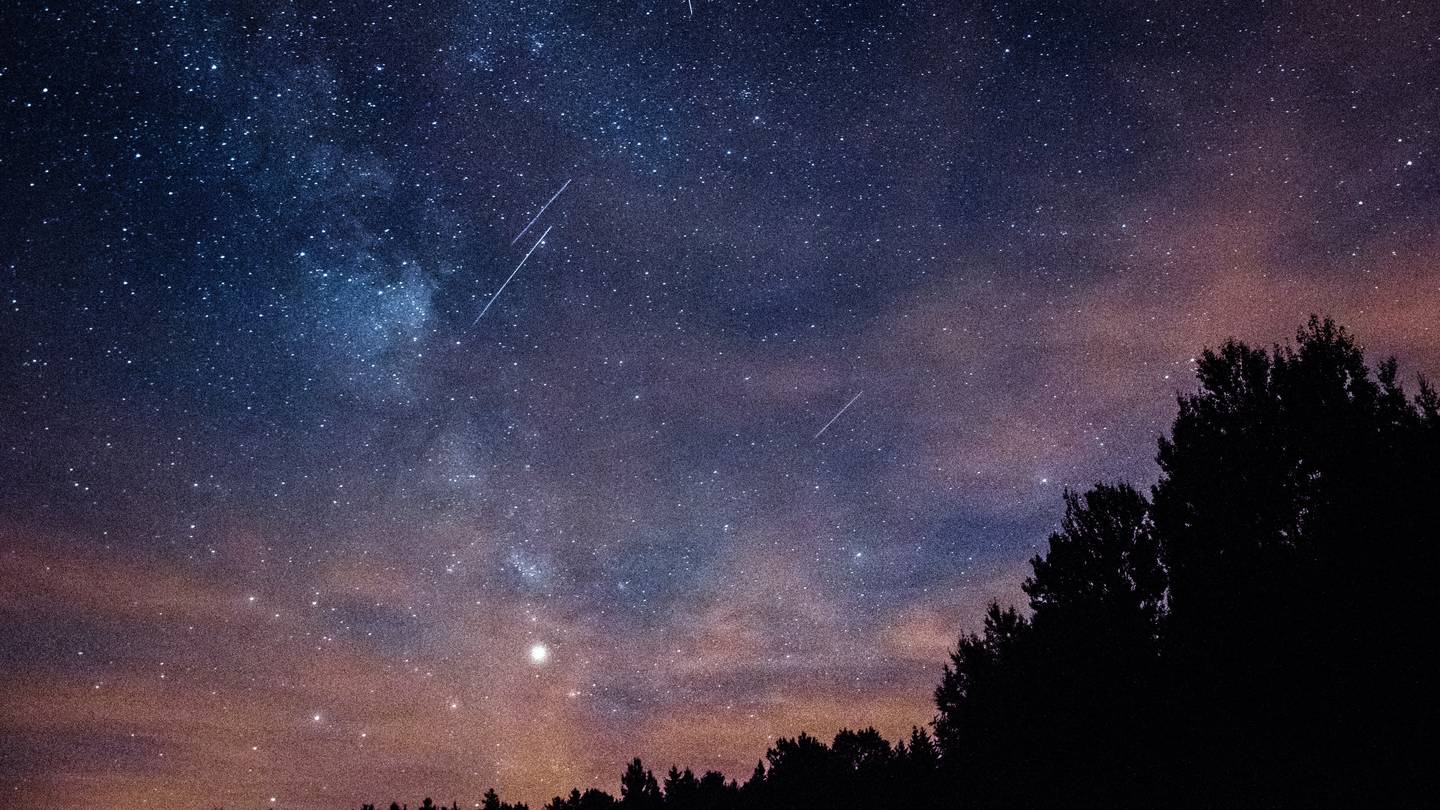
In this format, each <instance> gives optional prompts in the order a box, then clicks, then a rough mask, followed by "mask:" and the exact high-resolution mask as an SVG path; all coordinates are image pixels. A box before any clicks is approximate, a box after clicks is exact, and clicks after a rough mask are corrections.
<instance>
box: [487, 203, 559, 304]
mask: <svg viewBox="0 0 1440 810" xmlns="http://www.w3.org/2000/svg"><path fill="white" fill-rule="evenodd" d="M554 227H555V226H554V225H551V226H550V228H554ZM550 228H546V229H545V232H544V233H542V234H540V238H539V239H537V240H535V244H533V245H531V246H530V250H529V251H527V252H526V253H525V258H523V259H521V260H520V263H519V264H517V265H515V269H514V270H511V271H510V278H507V279H505V284H501V285H500V289H498V290H496V291H495V294H494V295H492V296H490V300H489V301H486V302H485V308H484V309H482V310H480V314H479V315H476V316H475V323H472V324H470V325H471V326H474V325H475V324H476V323H480V319H481V318H483V317H485V313H487V312H489V311H490V305H491V304H493V303H495V299H496V298H499V297H500V293H502V292H504V291H505V286H506V285H507V284H509V283H510V279H513V278H515V274H516V273H518V272H520V268H522V267H524V266H525V262H528V261H530V254H531V253H534V252H535V248H538V247H540V243H541V242H544V241H545V237H547V236H549V235H550Z"/></svg>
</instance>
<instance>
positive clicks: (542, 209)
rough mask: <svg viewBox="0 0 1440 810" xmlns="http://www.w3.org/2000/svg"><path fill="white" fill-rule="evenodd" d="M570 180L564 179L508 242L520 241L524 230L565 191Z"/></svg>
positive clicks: (528, 228)
mask: <svg viewBox="0 0 1440 810" xmlns="http://www.w3.org/2000/svg"><path fill="white" fill-rule="evenodd" d="M574 179H575V178H573V177H572V178H570V180H574ZM570 180H566V181H565V185H563V186H561V187H560V190H559V191H557V192H555V194H554V195H553V196H551V197H550V199H548V200H546V201H545V204H544V205H542V206H540V210H539V211H536V212H535V216H534V217H533V218H531V220H530V221H529V222H527V223H525V227H523V228H521V229H520V232H519V233H517V234H515V238H514V239H511V240H510V244H512V245H513V244H515V243H516V242H519V241H520V237H522V236H524V235H525V232H526V231H528V230H530V226H531V225H534V224H535V222H536V221H537V220H539V219H540V215H541V214H543V213H545V209H546V208H549V207H550V203H553V202H555V198H556V197H559V196H560V195H561V194H563V193H565V189H566V188H568V187H569V186H570Z"/></svg>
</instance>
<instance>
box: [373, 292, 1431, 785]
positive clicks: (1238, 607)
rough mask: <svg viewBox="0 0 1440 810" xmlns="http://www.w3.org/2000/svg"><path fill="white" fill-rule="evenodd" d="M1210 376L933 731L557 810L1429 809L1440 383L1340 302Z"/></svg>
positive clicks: (846, 744) (1226, 354) (1091, 500)
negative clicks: (1342, 310) (1406, 361)
mask: <svg viewBox="0 0 1440 810" xmlns="http://www.w3.org/2000/svg"><path fill="white" fill-rule="evenodd" d="M1198 377H1199V384H1200V386H1199V391H1198V392H1197V393H1195V394H1194V395H1188V396H1182V397H1181V398H1180V400H1179V414H1178V416H1177V417H1176V419H1175V422H1174V425H1173V426H1172V428H1171V431H1170V435H1169V436H1168V437H1165V438H1162V439H1161V440H1160V443H1159V454H1158V457H1157V461H1158V463H1159V465H1160V478H1159V483H1158V484H1156V485H1155V486H1154V487H1153V488H1152V489H1151V491H1150V492H1149V494H1148V496H1147V495H1146V494H1145V493H1142V492H1141V491H1139V490H1137V489H1135V488H1133V487H1131V486H1130V485H1127V484H1099V485H1096V486H1095V487H1094V488H1092V489H1090V490H1089V491H1087V492H1084V493H1067V494H1066V496H1065V516H1064V519H1063V521H1062V522H1061V525H1060V528H1059V530H1058V531H1057V532H1055V533H1054V534H1053V535H1051V537H1050V541H1049V547H1048V550H1047V551H1046V552H1045V553H1044V554H1042V555H1039V556H1036V557H1035V558H1034V559H1033V560H1031V575H1030V577H1029V578H1027V579H1026V581H1025V583H1024V592H1025V595H1026V596H1027V597H1028V604H1027V605H1026V606H1024V607H1023V608H1016V607H1001V606H1000V605H998V604H996V605H992V606H991V607H990V610H989V612H988V614H987V615H986V617H985V621H984V626H983V628H982V629H981V631H980V632H978V633H974V634H969V635H965V636H963V637H961V639H960V641H959V644H958V645H957V647H956V649H955V650H954V652H953V653H952V654H951V656H950V661H949V663H948V664H947V665H946V667H945V670H944V676H943V679H942V681H941V683H940V685H939V687H938V688H937V689H936V691H935V703H936V714H935V717H934V719H933V721H932V723H931V726H932V728H933V735H932V734H931V733H930V732H928V731H926V730H924V729H920V728H916V729H915V730H914V731H913V732H912V733H911V735H910V738H909V739H908V740H903V741H900V742H897V743H895V744H893V745H892V744H891V743H890V742H888V741H887V740H885V739H884V738H882V737H881V736H880V734H878V733H877V732H875V731H874V730H873V729H865V730H863V731H858V732H857V731H849V730H845V731H841V732H840V733H839V734H838V735H836V737H835V738H834V740H833V741H832V742H831V743H830V744H828V745H827V744H825V743H824V742H822V741H820V740H818V739H816V738H814V737H811V736H809V735H807V734H801V735H799V736H798V737H795V738H793V739H781V740H779V741H778V742H777V743H775V745H774V746H773V747H771V748H770V749H769V751H767V753H766V755H765V759H764V760H763V761H761V762H759V763H757V764H756V766H755V771H754V773H753V774H752V775H751V777H750V778H749V779H748V780H747V781H746V782H744V783H743V784H741V783H739V782H737V781H734V780H731V781H727V780H726V779H725V777H724V776H722V775H721V774H719V773H716V772H713V771H712V772H708V773H705V774H703V775H701V776H696V775H695V774H694V773H692V772H691V771H690V770H688V769H684V770H681V769H678V768H675V767H672V768H671V769H670V770H669V772H668V773H667V774H665V775H664V777H663V778H661V779H657V778H656V777H655V776H654V774H653V773H652V772H651V771H649V770H647V769H646V768H645V766H644V765H643V764H642V763H641V762H640V760H638V759H637V760H635V761H633V762H632V763H630V765H629V767H627V768H626V770H625V773H624V775H623V776H622V778H621V787H620V797H619V798H618V799H617V798H615V797H614V796H612V795H610V794H608V793H605V792H602V791H599V790H594V789H591V790H587V791H584V792H583V793H582V792H581V791H579V790H572V791H571V792H570V794H569V795H568V796H565V797H559V796H557V797H556V798H555V799H554V800H552V801H551V802H549V803H548V804H546V808H547V809H550V810H580V809H581V808H584V809H585V810H590V809H591V808H607V807H611V806H613V805H617V804H618V805H621V806H623V807H626V808H651V809H654V810H659V808H677V810H688V809H689V808H703V809H704V810H720V809H721V808H737V809H744V810H749V809H751V808H754V809H755V810H762V809H768V808H831V807H850V808H896V807H902V808H903V807H941V806H945V807H952V806H960V807H975V808H998V807H1136V808H1140V807H1196V808H1201V807H1207V808H1208V807H1317V806H1343V807H1358V806H1391V807H1393V806H1401V807H1410V806H1420V798H1421V797H1422V796H1423V795H1425V786H1426V784H1427V782H1426V775H1427V774H1428V773H1429V765H1430V763H1428V762H1422V758H1421V754H1420V752H1421V751H1422V750H1425V746H1424V745H1423V744H1422V743H1423V737H1424V736H1428V735H1429V733H1430V732H1432V731H1433V730H1434V729H1435V728H1436V725H1435V721H1436V710H1435V708H1434V706H1435V701H1434V700H1433V699H1432V698H1431V697H1430V696H1429V695H1428V694H1427V693H1426V690H1425V689H1424V686H1425V685H1426V684H1428V682H1429V680H1430V676H1429V672H1428V670H1427V669H1426V668H1425V667H1423V666H1422V659H1426V658H1428V656H1426V655H1425V654H1424V652H1423V650H1424V649H1425V648H1426V647H1428V646H1429V644H1430V640H1431V639H1432V638H1433V633H1432V632H1429V629H1430V628H1429V627H1428V626H1427V625H1428V619H1429V616H1430V614H1431V613H1432V612H1433V608H1432V607H1431V601H1432V599H1431V597H1432V595H1433V593H1434V586H1433V584H1432V580H1430V577H1432V576H1434V575H1435V572H1436V548H1437V542H1436V541H1437V539H1440V538H1437V530H1436V527H1437V526H1440V519H1437V518H1440V514H1437V512H1440V397H1437V395H1436V393H1435V391H1434V390H1433V389H1432V388H1431V387H1430V386H1429V385H1427V384H1426V383H1425V381H1424V380H1423V379H1421V380H1420V381H1419V384H1418V386H1417V391H1416V392H1415V393H1414V394H1413V395H1412V394H1409V393H1407V392H1406V391H1405V389H1404V387H1403V386H1402V385H1401V383H1400V381H1399V379H1398V371H1397V368H1396V364H1395V362H1394V361H1393V360H1389V361H1386V362H1384V363H1381V364H1380V365H1379V367H1378V368H1376V369H1375V370H1373V371H1372V370H1371V369H1370V368H1369V367H1368V366H1367V365H1366V362H1365V358H1364V355H1363V353H1362V351H1361V349H1360V348H1359V347H1358V346H1357V345H1356V344H1355V342H1354V341H1353V340H1352V338H1351V337H1350V336H1349V335H1348V334H1347V333H1346V332H1345V330H1344V329H1342V328H1341V327H1339V326H1337V325H1336V324H1334V323H1333V322H1331V321H1329V320H1323V321H1322V320H1319V319H1317V318H1312V319H1311V321H1310V323H1309V324H1308V325H1307V326H1306V327H1305V328H1304V329H1302V330H1301V331H1300V332H1299V333H1298V334H1297V336H1296V341H1295V343H1294V344H1293V345H1290V346H1276V347H1273V348H1272V349H1270V350H1268V351H1267V350H1264V349H1259V348H1253V347H1251V346H1248V345H1246V344H1244V343H1239V342H1236V341H1233V340H1232V341H1230V342H1227V343H1226V344H1224V345H1223V346H1221V347H1220V348H1219V349H1217V350H1211V351H1206V352H1205V353H1204V354H1203V355H1202V357H1201V359H1200V362H1199V367H1198ZM420 806H421V807H422V808H427V809H428V808H430V807H432V805H431V804H430V801H429V800H428V799H427V800H425V803H424V804H422V805H420ZM367 807H368V806H367ZM391 807H392V808H395V807H396V806H395V805H391ZM483 807H485V808H486V810H504V809H505V808H512V807H523V805H514V806H512V805H508V804H505V803H503V802H501V801H500V799H499V797H497V796H496V795H495V793H494V792H493V791H491V792H489V793H487V794H486V796H485V798H484V803H483Z"/></svg>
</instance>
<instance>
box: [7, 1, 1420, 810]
mask: <svg viewBox="0 0 1440 810" xmlns="http://www.w3.org/2000/svg"><path fill="white" fill-rule="evenodd" d="M1185 5H1193V6H1194V7H1195V8H1194V9H1193V10H1189V11H1187V10H1184V9H1182V8H1180V7H1181V6H1185ZM0 37H3V39H4V40H5V44H6V47H4V48H3V49H0V51H3V55H0V105H3V106H0V110H3V114H0V211H3V217H0V237H3V238H0V273H3V275H0V292H3V299H0V304H3V314H0V349H3V351H0V358H3V361H4V370H3V379H0V454H3V455H0V464H3V471H0V543H3V550H0V578H3V592H0V620H3V631H0V658H3V661H4V663H3V664H0V692H3V694H4V697H3V698H0V725H3V726H4V727H5V729H6V731H5V738H6V740H5V744H4V745H3V746H0V748H3V750H0V786H6V788H7V790H9V791H11V794H12V796H11V798H12V799H14V800H16V801H19V800H36V801H38V800H43V801H44V802H45V804H46V805H47V806H50V807H55V808H71V807H75V808H79V807H101V806H113V807H152V808H192V809H193V808H196V807H208V806H219V805H224V806H226V807H231V808H248V807H260V806H268V805H269V804H270V803H271V802H272V800H273V802H274V804H275V806H277V807H303V808H321V807H344V806H350V805H358V803H359V802H360V801H362V800H364V801H381V802H385V803H388V802H389V801H390V799H391V798H401V799H404V800H408V801H411V802H413V801H415V800H416V798H417V797H419V796H422V795H434V796H435V797H436V798H437V799H441V800H444V801H446V802H448V801H449V800H450V799H452V798H456V799H459V800H461V801H462V802H468V801H473V800H475V799H477V798H478V797H479V795H480V793H481V792H482V791H483V790H484V789H485V788H487V787H490V786H494V787H495V788H497V789H498V790H499V791H500V792H501V794H502V796H504V797H505V798H507V799H511V800H526V801H530V802H532V803H533V802H539V801H543V800H544V799H546V798H548V797H549V796H552V795H555V794H557V793H560V792H563V791H567V790H568V789H569V788H570V787H571V786H572V785H579V786H585V785H597V786H601V787H604V788H607V789H611V790H613V789H614V786H615V782H616V780H617V779H618V775H619V773H620V770H621V768H622V766H623V762H624V761H625V760H626V759H627V758H628V757H630V756H634V755H639V756H642V757H644V758H645V760H646V761H647V763H649V764H651V765H652V766H653V767H656V768H665V767H668V766H669V764H670V763H672V762H678V763H681V764H682V765H683V764H689V765H691V766H692V767H695V768H697V769H700V768H718V769H722V770H724V771H726V772H727V773H728V774H730V775H732V776H737V777H742V778H743V777H745V776H746V775H748V773H749V771H750V769H751V768H752V767H753V765H754V762H755V761H756V759H758V758H759V757H760V756H761V755H762V754H763V752H764V750H765V747H766V745H767V743H768V742H770V741H772V740H773V739H774V737H775V736H777V735H782V734H784V735H791V734H795V733H797V732H799V731H801V730H809V731H811V732H814V733H817V734H820V735H826V736H828V735H829V734H833V733H834V732H835V731H836V730H837V729H839V728H840V727H842V726H851V727H855V726H864V725H871V724H873V725H875V726H876V727H877V728H879V729H880V730H881V731H882V732H884V733H886V734H887V735H890V736H893V735H896V734H899V733H902V732H905V731H908V729H909V728H910V726H911V725H913V724H923V723H925V722H927V721H928V720H929V719H930V717H931V708H930V705H929V696H930V691H931V689H932V688H933V687H934V685H935V683H936V682H937V681H938V678H939V670H940V665H941V663H942V661H943V659H944V654H945V651H946V649H947V647H948V646H949V645H951V644H953V643H954V640H955V638H956V636H957V635H958V634H959V633H960V632H961V631H963V630H968V629H973V628H974V627H975V626H976V623H977V618H978V616H979V614H980V612H981V611H982V610H983V607H984V605H985V604H986V602H987V601H988V600H990V599H995V598H998V599H1001V600H1002V601H1006V602H1009V601H1013V600H1016V599H1018V598H1019V593H1018V588H1017V584H1018V582H1019V581H1020V579H1021V578H1022V577H1023V576H1024V573H1025V562H1026V560H1027V559H1028V558H1029V557H1030V556H1031V555H1032V554H1034V553H1035V552H1036V551H1037V550H1038V549H1039V548H1040V547H1041V545H1042V544H1043V542H1044V540H1045V538H1046V535H1047V533H1048V531H1049V529H1050V527H1051V526H1053V525H1054V523H1055V520H1056V517H1057V515H1058V513H1059V511H1060V508H1061V500H1060V494H1061V492H1062V491H1063V489H1064V488H1065V487H1082V486H1086V485H1089V484H1091V483H1093V482H1095V481H1097V480H1111V479H1117V478H1123V479H1129V480H1134V481H1137V482H1139V483H1142V484H1143V483H1146V482H1148V481H1150V480H1151V479H1152V478H1153V475H1154V472H1153V466H1152V456H1153V452H1154V439H1155V437H1156V436H1157V435H1158V434H1159V433H1160V432H1161V431H1162V430H1164V428H1165V426H1166V424H1167V423H1168V420H1169V419H1170V418H1171V417H1172V416H1173V412H1174V397H1175V394H1176V392H1177V391H1184V390H1189V388H1190V387H1191V386H1192V381H1191V377H1192V365H1191V358H1192V357H1193V356H1194V355H1195V354H1196V353H1197V352H1198V351H1199V349H1200V348H1201V347H1203V346H1205V345H1207V344H1215V343H1217V342H1219V341H1220V340H1223V339H1224V338H1225V337H1227V336H1229V335H1238V336H1241V337H1244V338H1248V339H1252V340H1255V341H1257V342H1259V343H1262V344H1265V343H1268V342H1270V341H1275V340H1284V339H1286V337H1287V335H1289V334H1291V333H1292V331H1293V329H1294V328H1295V327H1297V326H1299V325H1300V324H1301V323H1302V322H1303V320H1304V319H1305V317H1306V316H1307V315H1308V314H1309V313H1311V312H1319V313H1323V314H1329V315H1333V316H1335V317H1336V318H1338V319H1339V320H1341V321H1342V322H1343V323H1345V324H1346V325H1347V326H1349V327H1350V328H1352V329H1353V330H1354V331H1355V332H1356V333H1357V335H1358V336H1359V338H1360V340H1361V342H1362V343H1364V344H1365V345H1366V347H1367V348H1368V349H1369V350H1370V351H1371V353H1372V356H1375V355H1380V354H1385V353H1396V354H1399V355H1400V356H1401V358H1402V360H1404V361H1405V367H1409V368H1419V369H1425V370H1429V371H1431V372H1432V373H1433V372H1436V371H1440V332H1437V329H1436V322H1437V321H1436V316H1435V313H1436V312H1437V311H1440V272H1437V271H1440V267H1437V259H1436V258H1435V257H1436V249H1437V247H1440V235H1437V225H1440V170H1437V166H1440V163H1437V157H1440V156H1437V154H1436V149H1437V145H1436V142H1435V141H1436V135H1437V133H1436V131H1435V127H1436V122H1437V121H1440V101H1437V100H1440V20H1437V12H1436V11H1435V7H1434V5H1433V4H1432V3H1428V2H1414V3H1408V4H1407V3H1375V2H1355V3H1334V2H1315V1H1314V0H1311V1H1310V2H1303V3H1294V4H1287V3H1267V4H1261V3H1255V2H1250V1H1249V0H1247V2H1239V3H1206V4H1181V3H1138V2H1137V3H1123V2H1117V3H1057V4H1053V5H1052V4H1047V3H1039V2H1036V3H1012V4H1004V3H1000V4H972V3H966V2H911V3H900V2H883V3H881V2H876V3H861V2H853V3H819V2H784V3H778V2H777V3H757V2H726V0H707V2H703V3H694V4H693V5H692V4H690V3H687V2H682V0H664V1H663V2H662V1H661V0H654V1H653V2H621V1H618V0H617V1H611V0H606V2H550V3H538V2H537V3H518V2H509V3H502V2H482V1H481V0H472V2H440V3H419V2H391V3H355V4H352V5H348V6H347V5H345V4H339V3H311V2H290V3H283V2H254V3H242V4H235V3H213V4H208V3H184V2H178V0H177V1H176V2H168V3H165V2H152V0H140V2H126V3H119V4H112V3H103V2H97V3H60V4H53V5H50V6H41V5H38V4H34V3H28V2H25V3H20V4H18V5H17V4H9V5H7V7H6V8H5V10H3V11H0ZM556 189H560V190H561V192H563V193H558V192H557V191H556ZM547 200H549V202H548V203H547V202H546V201H547ZM527 223H528V224H527ZM542 234H543V235H542ZM527 256H528V259H527V258H526V257H527ZM522 262H523V268H522V267H521V264H522ZM502 288H503V295H502V294H500V292H499V290H501V289H502ZM480 315H484V317H483V318H481V317H479V316H480ZM862 392H863V396H860V394H861V393H862ZM847 401H848V404H847ZM842 405H843V406H844V407H843V408H842ZM837 412H838V413H837ZM835 417H838V418H835ZM827 420H831V421H828V422H827Z"/></svg>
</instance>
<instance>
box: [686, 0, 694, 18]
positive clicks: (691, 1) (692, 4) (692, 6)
mask: <svg viewBox="0 0 1440 810" xmlns="http://www.w3.org/2000/svg"><path fill="white" fill-rule="evenodd" d="M685 2H687V3H689V4H690V16H691V17H694V16H695V0H685Z"/></svg>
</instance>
